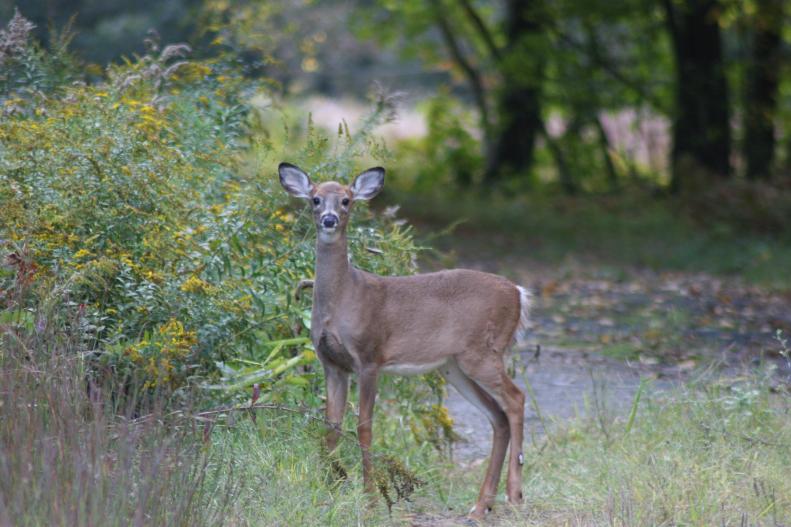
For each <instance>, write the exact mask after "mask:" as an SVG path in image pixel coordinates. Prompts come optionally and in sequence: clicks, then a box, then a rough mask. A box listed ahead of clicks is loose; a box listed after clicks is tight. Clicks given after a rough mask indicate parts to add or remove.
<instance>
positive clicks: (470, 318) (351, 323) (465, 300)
mask: <svg viewBox="0 0 791 527" xmlns="http://www.w3.org/2000/svg"><path fill="white" fill-rule="evenodd" d="M279 173H280V181H281V184H282V185H283V187H284V188H285V189H286V190H287V191H288V192H289V193H290V194H291V195H292V196H295V197H299V198H304V199H307V200H309V201H310V203H311V204H312V206H313V218H314V221H315V224H316V229H317V241H316V276H315V281H314V288H313V312H312V321H311V338H312V340H313V344H314V346H315V348H316V353H317V355H318V357H319V359H320V360H321V363H322V365H323V367H324V373H325V377H326V384H327V409H326V412H327V420H328V421H329V422H330V423H332V424H333V425H339V424H340V422H341V420H342V419H343V414H344V412H345V409H346V397H347V393H348V387H349V374H350V373H356V374H357V375H358V377H359V382H358V384H359V387H360V415H359V421H358V426H357V433H358V436H359V441H360V447H361V450H362V456H363V479H364V481H365V486H366V489H367V490H369V491H371V492H373V490H374V479H373V475H372V464H371V458H370V453H369V448H370V445H371V424H372V423H371V421H372V418H373V408H374V402H375V399H376V385H377V379H378V376H379V375H380V374H386V373H395V374H405V375H410V374H418V373H425V372H428V371H431V370H434V369H438V370H439V371H440V372H441V373H442V374H443V375H444V376H445V378H446V379H447V380H448V382H449V383H450V384H452V385H453V386H454V387H455V388H456V389H457V390H459V392H460V393H461V394H462V395H463V396H464V397H465V398H467V399H468V400H469V401H470V402H471V403H472V404H473V405H474V406H476V407H477V408H479V409H480V410H481V411H482V412H483V413H484V414H485V415H486V417H487V418H488V419H489V421H490V422H491V424H492V429H493V440H492V454H491V458H490V461H489V467H488V469H487V471H486V477H485V478H484V481H483V484H482V486H481V490H480V493H479V495H478V500H477V502H476V504H475V507H473V510H472V512H471V515H472V516H473V517H476V518H480V517H481V516H483V515H484V514H485V513H486V512H487V511H488V510H489V509H490V508H491V506H492V504H493V502H494V498H495V494H496V492H497V485H498V482H499V479H500V472H501V470H502V466H503V462H504V460H505V455H506V450H507V448H508V444H509V442H510V443H511V454H510V458H509V463H508V479H507V494H508V499H509V501H511V502H512V503H519V502H521V501H522V464H523V463H524V458H523V455H522V439H523V424H524V404H525V397H524V394H523V393H522V391H521V390H520V389H519V388H518V387H517V386H516V385H515V384H514V382H513V381H512V380H511V379H510V377H508V374H507V373H506V368H505V361H504V356H505V353H506V352H507V351H508V349H509V348H510V347H511V346H512V345H513V344H514V343H516V344H520V343H521V342H522V341H523V339H524V337H525V333H526V331H527V326H528V312H529V308H530V294H529V293H528V291H527V290H526V289H525V288H523V287H520V286H517V285H514V284H513V283H511V282H510V281H508V280H506V279H505V278H503V277H500V276H497V275H493V274H488V273H481V272H478V271H470V270H463V269H455V270H450V271H441V272H438V273H430V274H419V275H414V276H392V277H383V276H377V275H374V274H371V273H367V272H364V271H361V270H359V269H355V268H354V267H352V266H351V265H350V264H349V258H348V252H347V240H346V225H347V222H348V219H349V214H350V212H351V208H352V205H353V204H354V202H355V201H359V200H369V199H371V198H373V197H374V196H376V194H377V193H378V192H379V191H380V190H381V189H382V186H383V185H384V174H385V172H384V169H382V168H380V167H376V168H372V169H369V170H366V171H365V172H363V173H362V174H360V175H359V176H357V178H356V179H355V181H354V183H353V184H352V185H351V186H350V187H349V186H345V185H341V184H340V183H336V182H326V183H321V184H318V185H315V184H313V183H312V182H311V181H310V178H309V177H308V176H307V175H306V174H305V173H304V172H303V171H302V170H300V169H299V168H297V167H295V166H293V165H289V164H287V163H281V165H280V167H279ZM338 437H339V434H338V431H337V428H335V427H333V428H332V429H330V430H329V431H328V433H327V438H326V443H327V449H328V451H330V452H332V451H333V450H335V447H336V445H337V442H338Z"/></svg>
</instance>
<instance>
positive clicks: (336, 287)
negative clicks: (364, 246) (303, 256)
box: [314, 232, 351, 315]
mask: <svg viewBox="0 0 791 527" xmlns="http://www.w3.org/2000/svg"><path fill="white" fill-rule="evenodd" d="M350 275H351V264H350V263H349V252H348V243H347V240H346V233H345V232H344V233H342V234H341V235H340V236H339V237H338V238H337V239H336V240H334V241H332V242H326V241H322V240H321V239H319V240H317V242H316V280H315V285H314V290H315V291H314V292H315V294H316V297H315V302H316V307H318V309H319V311H320V312H321V313H323V314H326V315H328V314H329V313H330V311H331V309H332V306H333V304H334V303H335V302H336V301H337V300H338V299H339V298H340V294H341V292H342V291H343V290H344V288H346V287H348V285H349V284H350V282H351V280H350Z"/></svg>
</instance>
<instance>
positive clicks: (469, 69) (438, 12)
mask: <svg viewBox="0 0 791 527" xmlns="http://www.w3.org/2000/svg"><path fill="white" fill-rule="evenodd" d="M431 4H432V6H433V8H434V9H433V11H434V20H435V22H436V23H437V26H438V27H439V30H440V33H442V38H443V40H444V41H445V46H446V47H447V48H448V51H449V52H450V55H451V57H452V58H453V60H454V62H456V64H457V65H458V66H459V67H460V68H461V69H462V71H463V72H464V75H465V76H466V77H467V82H469V84H470V88H472V94H473V97H474V98H475V104H476V105H477V106H478V110H479V111H480V112H481V125H482V128H483V133H484V138H485V143H486V148H487V152H488V149H489V146H490V144H491V122H490V120H489V105H488V104H487V102H486V93H485V90H484V87H483V81H482V80H481V76H480V74H479V73H478V71H477V70H476V69H475V68H474V67H473V66H472V64H471V63H470V62H469V61H468V60H467V57H465V56H464V53H463V52H462V50H461V47H460V46H459V42H458V41H457V40H456V36H455V35H454V34H453V31H452V30H451V28H450V24H449V23H448V20H447V18H446V13H443V12H442V2H441V1H440V0H431Z"/></svg>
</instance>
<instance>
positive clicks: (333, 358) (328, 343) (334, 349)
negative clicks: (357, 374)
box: [316, 328, 355, 372]
mask: <svg viewBox="0 0 791 527" xmlns="http://www.w3.org/2000/svg"><path fill="white" fill-rule="evenodd" d="M316 351H317V353H318V354H319V356H320V357H321V358H322V359H324V360H326V361H328V362H331V363H332V364H334V365H335V366H337V367H339V368H341V369H342V370H345V371H348V372H351V371H354V366H355V360H354V357H352V354H351V353H349V350H348V349H346V346H344V345H343V343H342V342H341V341H340V339H339V338H338V337H337V336H336V335H335V334H334V333H333V332H332V331H329V330H328V329H327V328H324V329H322V330H321V333H320V334H319V339H318V343H317V346H316Z"/></svg>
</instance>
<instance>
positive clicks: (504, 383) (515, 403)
mask: <svg viewBox="0 0 791 527" xmlns="http://www.w3.org/2000/svg"><path fill="white" fill-rule="evenodd" d="M464 359H465V357H463V356H462V357H460V360H459V367H460V369H461V370H462V372H463V373H465V374H466V375H467V376H469V377H470V378H471V379H472V380H473V381H474V382H475V383H476V384H477V385H478V386H480V387H481V388H482V389H483V390H484V391H485V392H486V393H487V394H488V395H489V396H490V397H491V398H492V399H494V401H495V402H496V403H497V404H498V406H499V407H500V408H502V411H503V412H504V413H505V416H506V418H507V420H508V425H509V426H508V427H509V433H510V443H511V449H510V450H511V452H510V457H509V462H508V480H507V486H506V493H507V495H508V501H509V502H510V503H513V504H518V503H522V465H523V464H524V454H523V452H522V442H523V437H524V418H525V417H524V416H525V414H524V412H525V396H524V394H523V393H522V390H520V389H519V387H518V386H517V385H516V384H514V382H513V381H512V380H511V379H510V377H508V374H507V373H506V371H505V364H504V362H503V356H502V355H499V354H498V355H497V358H496V359H495V358H494V357H492V358H491V359H489V360H487V361H480V360H475V361H474V362H472V361H470V362H469V363H467V362H465V360H464ZM468 361H469V358H468ZM473 372H474V373H473Z"/></svg>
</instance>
